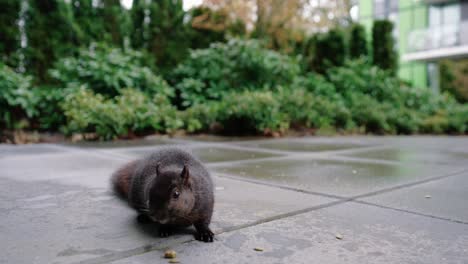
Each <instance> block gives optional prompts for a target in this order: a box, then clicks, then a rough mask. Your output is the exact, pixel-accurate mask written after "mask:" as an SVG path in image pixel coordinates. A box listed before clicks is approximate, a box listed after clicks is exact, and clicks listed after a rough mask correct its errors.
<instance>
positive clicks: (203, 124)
mask: <svg viewBox="0 0 468 264" xmlns="http://www.w3.org/2000/svg"><path fill="white" fill-rule="evenodd" d="M219 107H220V106H219V103H206V104H198V105H193V106H191V107H190V108H187V109H185V110H184V111H182V112H180V113H179V115H180V118H181V119H182V120H183V122H184V129H185V130H186V131H187V132H189V133H193V132H200V131H203V132H208V131H212V130H213V127H212V126H213V125H215V124H216V119H217V115H218V113H219ZM213 132H216V131H213Z"/></svg>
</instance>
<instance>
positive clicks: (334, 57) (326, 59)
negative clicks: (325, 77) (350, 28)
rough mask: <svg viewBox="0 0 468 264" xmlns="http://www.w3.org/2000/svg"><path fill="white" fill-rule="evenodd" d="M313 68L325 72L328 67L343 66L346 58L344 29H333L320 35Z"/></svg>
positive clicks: (316, 43)
mask: <svg viewBox="0 0 468 264" xmlns="http://www.w3.org/2000/svg"><path fill="white" fill-rule="evenodd" d="M314 50H315V55H314V62H313V64H314V65H313V69H315V70H316V71H318V72H320V73H324V72H325V71H326V69H327V68H328V67H333V66H341V65H343V63H344V62H345V59H346V44H345V37H344V33H343V31H341V30H339V29H332V30H330V31H328V32H327V33H324V34H320V35H318V37H317V39H316V42H315V49H314Z"/></svg>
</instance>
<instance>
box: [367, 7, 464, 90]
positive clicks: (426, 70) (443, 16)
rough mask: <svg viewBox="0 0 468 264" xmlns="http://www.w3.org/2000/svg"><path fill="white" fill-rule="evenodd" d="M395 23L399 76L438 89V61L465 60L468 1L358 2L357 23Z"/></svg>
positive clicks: (368, 24) (369, 25) (422, 85)
mask: <svg viewBox="0 0 468 264" xmlns="http://www.w3.org/2000/svg"><path fill="white" fill-rule="evenodd" d="M376 19H389V20H391V21H393V22H394V25H395V29H394V35H395V38H396V40H397V47H396V49H397V50H398V53H399V55H400V57H399V61H400V68H399V72H398V74H399V76H400V77H401V78H402V79H405V80H408V81H410V82H411V83H412V84H414V85H415V86H418V87H430V88H431V89H434V90H436V91H438V89H439V62H440V60H444V59H451V60H452V59H453V60H458V59H462V58H467V57H468V0H359V21H360V23H362V24H363V25H365V27H366V28H367V29H368V30H369V32H370V30H371V28H372V22H373V20H376Z"/></svg>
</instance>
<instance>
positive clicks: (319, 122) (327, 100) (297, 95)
mask: <svg viewBox="0 0 468 264" xmlns="http://www.w3.org/2000/svg"><path fill="white" fill-rule="evenodd" d="M335 95H336V94H335ZM278 98H279V102H280V105H281V106H280V107H281V112H282V113H284V114H287V115H288V117H289V120H290V122H291V126H292V127H310V128H316V129H320V128H327V127H332V126H333V127H335V128H337V129H347V128H351V127H352V126H353V124H352V120H351V113H350V112H349V110H348V109H347V108H346V106H345V105H344V103H343V100H342V99H341V98H339V97H338V96H333V97H327V96H324V95H320V94H317V93H311V92H309V91H308V90H306V89H301V88H295V89H281V90H280V92H279V94H278ZM332 98H334V100H332Z"/></svg>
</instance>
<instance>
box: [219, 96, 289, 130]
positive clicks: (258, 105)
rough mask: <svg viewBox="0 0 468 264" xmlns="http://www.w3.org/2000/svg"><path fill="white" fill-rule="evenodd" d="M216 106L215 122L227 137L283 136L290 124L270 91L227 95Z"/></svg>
mask: <svg viewBox="0 0 468 264" xmlns="http://www.w3.org/2000/svg"><path fill="white" fill-rule="evenodd" d="M215 104H219V105H218V113H217V118H216V120H217V121H218V122H219V123H220V124H221V126H222V132H223V133H226V134H235V135H239V134H258V133H259V134H264V135H270V134H273V133H282V132H284V131H286V130H287V129H288V126H289V120H288V119H287V115H286V114H285V113H283V112H282V111H281V108H280V103H279V102H278V100H277V98H275V96H274V94H273V93H272V92H270V91H265V92H260V91H253V92H251V91H245V92H242V93H235V94H231V95H227V96H226V97H224V100H223V101H221V102H219V103H215Z"/></svg>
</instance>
